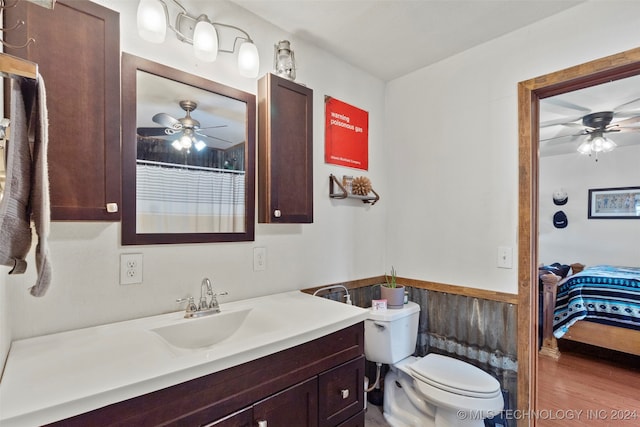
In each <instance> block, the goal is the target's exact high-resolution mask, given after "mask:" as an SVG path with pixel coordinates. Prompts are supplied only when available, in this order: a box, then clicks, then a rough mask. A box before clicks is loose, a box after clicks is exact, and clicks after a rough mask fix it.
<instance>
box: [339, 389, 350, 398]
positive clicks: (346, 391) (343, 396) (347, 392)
mask: <svg viewBox="0 0 640 427" xmlns="http://www.w3.org/2000/svg"><path fill="white" fill-rule="evenodd" d="M340 394H341V395H342V398H343V399H346V398H347V397H349V389H348V388H345V389H344V390H340Z"/></svg>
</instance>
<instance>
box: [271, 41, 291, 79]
mask: <svg viewBox="0 0 640 427" xmlns="http://www.w3.org/2000/svg"><path fill="white" fill-rule="evenodd" d="M273 68H274V69H275V70H276V75H277V76H279V77H283V78H285V79H289V80H292V81H293V80H295V79H296V58H295V55H294V53H293V49H291V43H289V40H280V41H279V42H278V44H276V45H273Z"/></svg>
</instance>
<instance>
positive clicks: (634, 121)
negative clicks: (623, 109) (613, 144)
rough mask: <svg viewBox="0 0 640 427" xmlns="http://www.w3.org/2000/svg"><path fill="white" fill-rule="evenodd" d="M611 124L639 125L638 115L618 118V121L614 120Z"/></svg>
mask: <svg viewBox="0 0 640 427" xmlns="http://www.w3.org/2000/svg"><path fill="white" fill-rule="evenodd" d="M612 126H619V127H629V126H631V127H635V126H640V115H639V116H636V117H631V118H628V119H625V120H620V121H619V122H616V123H615V124H613V125H612Z"/></svg>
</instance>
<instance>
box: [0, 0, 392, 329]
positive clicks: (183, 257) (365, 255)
mask: <svg viewBox="0 0 640 427" xmlns="http://www.w3.org/2000/svg"><path fill="white" fill-rule="evenodd" d="M97 3H101V4H103V5H105V6H106V7H109V8H112V9H114V10H117V11H119V12H120V30H121V47H122V50H123V51H126V52H128V53H132V54H135V55H138V56H142V57H145V58H147V59H150V60H153V61H157V62H162V63H165V64H167V65H169V66H172V67H174V68H179V69H182V70H185V71H187V72H190V73H193V74H198V75H202V76H204V77H207V78H210V79H212V80H215V81H218V82H220V83H223V84H226V85H229V86H232V87H236V88H238V89H241V90H244V91H247V92H250V93H256V91H257V82H256V80H251V79H246V78H243V77H240V76H239V75H238V74H237V72H236V65H235V56H232V55H229V54H220V55H219V56H218V60H217V61H216V62H215V63H213V64H204V63H198V62H196V61H195V59H194V56H193V54H192V50H191V46H190V45H187V44H184V43H181V42H179V41H178V40H177V39H176V38H175V36H174V35H173V34H172V33H169V34H168V35H167V40H166V41H165V42H164V44H162V45H154V44H150V43H147V42H144V41H142V40H141V39H139V38H138V35H137V32H136V22H135V12H136V7H137V3H138V2H137V1H131V0H118V1H114V0H99V1H97ZM184 4H185V6H187V8H188V9H189V10H193V11H194V12H198V13H201V12H202V13H207V14H209V16H212V17H215V20H217V21H220V22H224V23H228V24H233V25H238V26H239V27H241V28H243V29H245V30H246V31H248V32H249V34H250V35H251V37H252V38H253V40H254V41H255V42H256V43H257V46H258V49H259V52H260V57H261V66H260V68H261V69H260V74H259V75H260V76H262V75H264V74H265V73H267V72H269V71H271V70H272V58H273V44H274V43H276V42H277V41H278V40H281V39H288V40H290V41H291V43H292V47H293V49H294V50H295V54H296V60H297V63H298V73H297V74H298V77H297V79H296V81H297V82H300V83H304V84H306V85H307V86H309V87H310V88H312V89H313V90H314V105H313V107H314V123H313V126H314V153H313V155H314V207H315V209H314V223H313V224H304V225H273V224H257V226H256V240H255V242H244V243H216V244H193V245H160V246H131V247H123V246H121V245H120V224H119V223H82V222H71V223H66V222H55V223H53V224H52V227H51V238H50V247H51V257H52V262H53V282H52V284H51V288H50V289H49V292H48V293H47V294H46V296H45V297H43V298H39V299H38V298H34V297H31V296H30V295H29V294H28V291H27V289H28V288H29V286H31V285H32V284H33V281H34V280H35V275H34V270H33V269H32V268H29V271H28V273H27V274H25V275H22V276H11V277H8V278H7V284H8V285H9V290H8V295H7V300H6V301H5V303H4V304H3V305H2V312H3V313H6V312H7V311H8V312H9V313H10V317H11V321H12V322H11V323H12V332H13V338H14V339H19V338H24V337H29V336H35V335H41V334H46V333H51V332H55V331H61V330H67V329H73V328H79V327H84V326H90V325H95V324H101V323H105V322H112V321H117V320H123V319H130V318H136V317H140V316H145V315H152V314H157V313H162V312H167V311H175V310H177V309H178V307H177V306H176V305H175V302H174V301H175V299H176V298H179V297H184V296H186V295H188V294H191V295H194V296H197V295H199V291H200V282H201V280H202V278H203V277H205V276H206V277H210V278H211V279H212V280H213V284H214V289H215V290H216V291H223V290H226V291H228V292H229V296H228V297H222V299H221V301H222V302H224V301H231V300H237V299H243V298H247V297H252V296H259V295H264V294H270V293H276V292H280V291H287V290H293V289H301V288H306V287H311V286H316V285H323V284H328V283H335V282H340V281H347V280H354V279H359V278H363V277H371V276H378V275H380V274H381V273H382V272H383V268H384V258H383V257H384V246H385V230H384V224H385V223H384V219H385V212H386V209H387V206H388V204H387V203H386V202H385V201H384V197H385V196H386V195H387V193H388V192H387V190H386V168H385V166H384V162H385V158H384V155H383V151H382V148H381V147H382V146H383V145H384V140H383V137H382V134H383V126H384V121H383V113H384V110H383V105H384V84H383V82H382V81H380V80H378V79H375V78H373V77H371V76H370V75H369V74H367V73H365V72H363V71H362V70H358V69H356V68H354V67H352V66H349V65H347V64H346V63H344V62H343V61H341V60H339V59H337V58H336V57H334V56H332V55H331V54H329V53H327V52H325V51H323V50H321V49H318V48H317V47H314V46H311V45H309V44H306V43H303V42H302V41H299V40H297V39H296V38H295V37H293V36H292V35H290V34H286V33H284V32H283V31H281V30H279V29H278V28H276V27H274V26H272V25H270V24H267V23H266V22H264V21H262V20H261V19H260V18H258V17H256V16H255V15H251V14H249V13H247V12H246V11H245V10H244V9H241V8H238V7H237V6H235V5H233V4H230V3H228V2H226V1H216V2H198V4H197V6H192V5H193V4H195V2H189V1H185V2H184ZM173 17H175V14H172V19H173ZM228 41H229V39H228V38H227V39H224V38H221V43H225V42H228ZM325 95H331V96H333V97H336V98H338V99H340V100H342V101H344V102H347V103H349V104H352V105H354V106H357V107H359V108H361V109H364V110H367V111H368V112H369V119H370V128H369V159H370V164H369V172H366V171H362V172H358V171H355V170H353V169H347V168H341V167H334V166H329V165H325V164H324V96H325ZM49 101H50V102H55V100H51V99H50V100H49ZM330 173H334V174H337V175H342V174H350V175H356V176H358V175H365V176H368V177H369V178H370V179H371V181H372V182H373V184H374V188H375V189H376V191H378V192H379V193H380V194H381V195H382V197H383V199H382V201H380V202H379V203H378V204H376V206H374V207H367V206H365V205H363V204H362V202H359V201H357V200H346V201H333V200H330V199H329V197H328V193H329V174H330ZM258 246H259V247H266V248H267V269H266V271H262V272H254V271H253V248H254V247H258ZM137 252H141V253H142V254H143V256H144V261H143V265H144V270H143V276H144V283H143V284H142V285H130V286H120V285H119V284H118V280H119V255H120V254H121V253H137ZM30 260H31V263H30V266H33V254H31V255H30Z"/></svg>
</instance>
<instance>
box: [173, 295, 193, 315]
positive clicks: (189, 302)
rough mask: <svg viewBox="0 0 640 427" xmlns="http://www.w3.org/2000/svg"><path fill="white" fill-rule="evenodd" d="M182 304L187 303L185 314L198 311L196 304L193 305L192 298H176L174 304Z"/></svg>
mask: <svg viewBox="0 0 640 427" xmlns="http://www.w3.org/2000/svg"><path fill="white" fill-rule="evenodd" d="M183 302H186V303H187V313H192V312H195V311H198V307H197V306H196V303H195V301H194V299H193V297H186V298H178V299H177V300H176V303H178V304H181V303H183Z"/></svg>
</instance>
